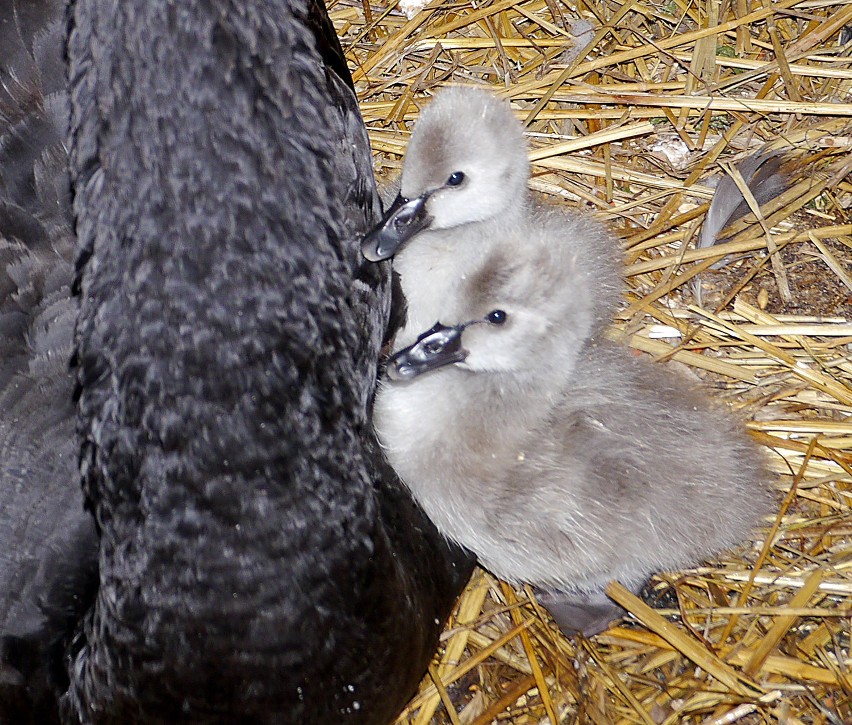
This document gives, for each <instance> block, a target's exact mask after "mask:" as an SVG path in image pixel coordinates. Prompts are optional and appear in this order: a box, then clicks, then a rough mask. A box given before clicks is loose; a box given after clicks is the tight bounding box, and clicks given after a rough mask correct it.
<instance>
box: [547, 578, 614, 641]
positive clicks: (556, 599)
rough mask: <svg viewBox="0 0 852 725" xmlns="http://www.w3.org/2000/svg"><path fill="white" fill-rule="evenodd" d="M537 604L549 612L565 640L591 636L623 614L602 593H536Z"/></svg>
mask: <svg viewBox="0 0 852 725" xmlns="http://www.w3.org/2000/svg"><path fill="white" fill-rule="evenodd" d="M536 598H537V599H538V601H539V603H540V604H541V605H542V606H543V607H544V608H545V609H547V611H548V612H550V614H551V616H552V617H553V619H554V620H556V624H558V625H559V629H561V630H562V633H563V634H564V635H565V636H566V637H573V636H574V635H576V634H582V635H583V636H584V637H593V636H594V635H596V634H600V633H601V632H603V631H604V630H606V629H607V628H608V627H609V625H610V624H611V623H612V622H614V621H615V620H616V619H621V617H623V616H624V615H625V614H626V611H625V610H624V609H622V608H621V607H620V606H618V605H617V604H616V603H615V602H614V601H612V599H610V598H609V597H608V596H607V595H606V594H605V593H604V592H602V591H601V592H560V591H545V590H543V589H537V590H536Z"/></svg>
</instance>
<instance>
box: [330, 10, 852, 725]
mask: <svg viewBox="0 0 852 725" xmlns="http://www.w3.org/2000/svg"><path fill="white" fill-rule="evenodd" d="M405 3H408V4H405ZM417 3H418V0H400V2H399V5H397V4H396V3H395V2H394V1H391V2H390V3H389V4H387V5H383V4H376V5H369V4H367V0H364V1H363V3H362V2H360V1H359V0H330V4H329V9H330V14H331V17H332V19H333V21H334V22H335V25H336V27H337V30H338V32H339V33H340V36H341V38H342V40H343V44H344V48H345V50H346V51H347V56H348V58H349V61H350V66H351V68H352V70H353V75H354V78H355V81H356V86H357V89H358V92H359V97H360V100H361V104H362V110H363V114H364V118H365V121H366V122H367V125H368V128H369V130H370V136H371V140H372V143H373V148H374V151H375V166H376V172H377V174H378V175H379V177H380V178H381V177H382V176H383V175H386V174H391V173H393V172H394V171H395V170H397V169H398V168H399V166H400V160H401V154H402V152H403V150H404V148H405V145H406V142H407V139H408V137H409V135H410V132H411V128H412V125H413V122H414V121H415V119H416V118H417V114H418V110H419V108H420V106H421V105H422V104H423V102H424V101H426V100H428V97H429V96H430V94H431V93H432V92H433V91H434V89H435V88H437V87H438V86H440V85H442V84H445V83H450V82H455V83H473V84H477V85H487V86H490V87H491V88H492V89H493V90H494V91H496V92H497V93H499V94H501V95H503V96H505V97H507V98H509V99H511V101H512V105H513V107H514V108H515V110H516V111H517V113H518V115H519V117H520V118H522V119H524V120H525V122H526V123H527V128H528V131H529V141H530V147H531V158H532V159H533V162H534V163H533V182H532V184H533V187H534V188H536V189H537V190H539V191H542V192H544V193H546V194H551V195H554V196H556V197H560V198H563V199H564V203H566V204H573V205H577V206H581V207H585V208H588V209H591V210H594V211H596V212H597V213H598V214H600V215H601V216H602V217H604V218H605V219H607V220H608V221H609V222H610V223H611V224H612V225H614V226H615V227H616V228H617V229H618V230H619V231H620V232H621V233H622V235H623V237H624V248H625V254H626V260H627V283H628V293H627V295H626V299H625V305H624V309H623V310H622V312H621V314H620V315H619V316H618V318H617V319H616V320H615V322H614V324H613V326H612V328H611V331H610V334H611V335H612V336H613V337H614V338H616V339H621V340H623V341H625V343H626V344H629V345H630V346H632V347H633V348H635V349H636V350H637V353H636V354H649V355H651V356H653V357H654V358H656V359H658V360H659V361H660V363H661V364H669V365H675V366H678V367H680V368H681V369H682V371H683V372H685V373H686V374H688V375H689V374H694V375H697V376H699V377H701V378H702V379H703V380H704V382H705V384H706V385H707V386H708V388H709V389H710V391H711V394H712V395H714V396H717V397H719V398H721V399H724V400H725V401H726V402H727V403H728V404H729V405H730V406H732V407H733V408H734V409H736V410H738V411H740V412H741V413H742V414H743V415H744V416H745V417H746V418H748V420H749V421H750V423H749V428H750V431H751V433H752V434H753V435H754V437H755V438H756V439H757V440H758V441H759V442H760V443H761V444H763V445H764V446H765V447H766V450H767V455H768V458H769V461H770V466H771V468H772V470H773V471H774V472H775V473H776V474H777V488H778V501H779V506H778V510H777V514H776V515H775V516H773V517H772V519H771V520H770V519H767V520H766V521H765V522H764V526H763V528H762V529H761V530H759V531H758V532H756V537H755V541H753V542H745V543H744V545H743V546H742V547H741V548H740V549H738V550H736V551H732V552H729V553H728V554H726V555H724V556H723V557H722V558H721V559H720V560H718V561H710V562H707V563H706V565H705V566H702V567H700V568H698V569H695V570H691V571H681V572H667V573H662V574H661V575H660V576H659V577H658V578H656V579H655V580H654V581H653V585H652V587H651V588H650V590H649V591H647V592H646V593H645V596H644V597H643V599H644V601H643V600H640V599H637V598H636V597H633V596H632V595H630V594H629V593H628V592H626V591H625V590H624V589H622V588H621V587H619V586H618V585H617V584H613V585H612V586H611V589H610V593H611V595H612V596H613V597H614V598H616V599H617V600H618V601H619V602H620V603H621V604H622V605H624V606H625V607H626V608H627V609H628V611H630V613H631V616H630V617H629V618H627V619H625V620H623V621H622V622H621V623H619V624H617V625H616V626H614V627H613V628H611V629H610V630H609V631H607V632H605V633H604V634H601V635H599V636H597V637H595V638H593V639H592V640H588V641H586V640H568V639H565V638H564V637H562V636H561V635H560V634H559V632H558V630H557V629H556V627H555V626H554V625H553V623H552V622H551V621H550V620H549V619H548V617H547V615H546V614H545V613H544V612H543V611H542V610H541V608H540V607H539V606H538V604H537V603H536V602H535V600H534V598H533V597H532V596H531V593H530V592H528V591H525V590H516V589H513V588H511V587H509V586H507V585H505V584H504V583H501V582H499V581H496V580H495V579H493V578H492V577H491V576H490V575H489V574H487V573H486V572H483V571H478V572H477V573H476V574H475V575H474V577H473V579H472V581H471V582H470V584H469V586H468V588H467V590H466V591H465V593H464V595H463V596H462V598H461V599H460V601H459V603H458V605H457V607H456V610H455V612H454V614H453V616H452V618H451V620H450V622H449V623H448V626H447V629H446V631H445V633H444V636H443V639H442V645H441V649H440V651H439V652H438V653H437V655H436V658H435V661H434V663H433V665H432V667H431V668H430V672H429V676H428V677H427V678H426V679H425V680H424V682H423V683H422V686H421V689H420V692H419V694H418V695H417V696H416V697H415V699H414V700H413V701H412V702H411V703H410V705H409V707H408V709H407V710H406V711H405V712H404V713H403V715H402V716H401V717H400V720H399V722H400V723H416V724H417V725H425V724H426V723H466V724H472V723H476V724H482V723H491V722H498V723H518V724H520V723H575V722H576V723H595V724H597V725H605V724H607V725H608V724H617V723H705V724H707V725H709V724H711V723H713V724H715V725H723V724H726V723H742V724H745V723H776V722H780V723H789V724H791V725H795V724H798V723H838V724H839V723H849V722H852V672H850V664H852V660H850V653H849V647H850V616H852V597H850V594H852V544H850V533H852V513H850V504H852V213H850V206H852V177H850V176H849V171H850V169H852V154H850V153H849V150H850V147H851V146H852V64H850V59H851V58H852V40H851V39H852V3H850V2H848V1H847V2H832V1H830V0H804V1H803V0H782V1H781V2H769V0H764V2H762V3H761V2H758V1H757V0H730V1H729V2H718V1H715V0H698V1H697V2H690V1H688V0H657V1H656V2H655V1H653V0H646V1H645V2H640V1H638V0H628V1H627V2H623V3H622V2H608V1H606V0H602V1H600V2H586V1H585V0H577V1H576V2H575V3H566V2H563V1H562V0H485V2H482V3H480V2H476V1H475V0H467V1H465V2H451V1H450V0H431V2H428V3H423V2H420V4H417ZM405 12H408V13H409V15H410V19H409V17H407V16H406V15H405ZM765 144H770V148H777V149H783V150H784V152H785V156H784V158H785V168H786V172H787V174H788V175H789V178H790V183H791V188H790V191H789V192H787V193H785V194H783V195H782V196H781V197H780V198H779V199H778V200H777V201H776V202H774V203H772V204H771V205H769V206H768V207H766V206H765V207H764V209H763V212H762V214H761V215H760V216H761V218H759V219H755V217H754V215H750V216H749V217H747V218H746V219H745V220H743V221H742V222H739V223H737V224H736V225H734V226H733V227H732V228H731V231H732V232H734V234H733V236H730V235H728V234H726V235H725V236H730V239H729V240H728V241H727V242H725V243H724V244H722V245H719V246H716V247H713V248H711V249H701V250H697V249H696V248H695V241H696V239H697V232H698V230H699V229H700V225H701V222H702V219H703V217H704V214H705V212H706V210H707V203H708V200H709V198H710V195H711V193H712V186H713V183H714V179H715V178H717V177H718V175H719V174H722V173H730V170H731V168H732V166H731V165H732V164H733V165H735V164H736V162H737V161H738V160H740V159H742V158H744V157H745V156H746V155H748V154H749V153H752V152H754V151H756V150H757V149H759V148H761V147H763V146H764V145H765ZM725 255H732V256H731V258H732V260H733V261H731V262H730V263H729V264H728V265H727V266H725V267H724V268H722V269H721V270H714V269H709V268H710V266H711V265H712V264H713V263H714V262H716V261H718V260H719V259H720V258H721V257H723V256H725ZM697 274H698V275H700V277H699V279H700V280H701V284H702V289H703V294H702V296H701V301H700V304H699V303H698V302H697V300H696V297H695V295H694V288H693V277H694V276H695V275H697ZM673 455H677V453H676V452H673Z"/></svg>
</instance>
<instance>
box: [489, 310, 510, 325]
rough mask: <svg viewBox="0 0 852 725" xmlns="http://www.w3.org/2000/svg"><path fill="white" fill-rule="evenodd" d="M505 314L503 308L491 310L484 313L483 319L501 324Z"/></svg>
mask: <svg viewBox="0 0 852 725" xmlns="http://www.w3.org/2000/svg"><path fill="white" fill-rule="evenodd" d="M507 316H508V315H506V313H505V312H503V310H492V311H491V312H489V313H488V314H487V315H485V319H486V320H487V321H488V322H490V323H491V324H492V325H502V324H503V323H504V322H505V321H506V317H507Z"/></svg>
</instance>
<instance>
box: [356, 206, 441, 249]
mask: <svg viewBox="0 0 852 725" xmlns="http://www.w3.org/2000/svg"><path fill="white" fill-rule="evenodd" d="M428 199H429V195H428V194H423V195H422V196H418V197H417V198H416V199H406V198H405V197H404V196H402V195H401V194H400V195H399V196H397V197H396V199H395V200H394V202H393V204H391V207H390V209H388V210H387V212H386V213H385V216H384V219H382V220H381V221H380V222H379V223H378V224H377V225H376V226H375V227H374V228H373V229H372V230H371V231H370V232H369V233H368V234H367V236H365V237H364V240H363V241H362V242H361V254H363V255H364V257H365V258H366V259H367V260H368V261H370V262H381V261H382V260H383V259H389V258H390V257H392V256H393V255H394V254H395V253H396V250H397V249H399V248H400V247H401V246H402V245H403V244H404V243H405V242H406V241H408V240H409V239H411V237H413V236H414V235H415V234H417V232H419V231H422V230H423V229H425V228H426V227H428V226H429V223H430V222H431V221H432V220H431V218H430V217H429V215H428V214H427V213H426V202H427V201H428Z"/></svg>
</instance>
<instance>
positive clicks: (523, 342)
mask: <svg viewBox="0 0 852 725" xmlns="http://www.w3.org/2000/svg"><path fill="white" fill-rule="evenodd" d="M490 255H491V256H489V257H488V258H487V259H485V260H483V262H482V264H480V265H479V267H478V268H477V269H476V270H474V271H472V272H471V273H470V274H469V275H468V276H467V277H466V279H463V280H459V279H456V280H455V282H456V288H455V291H454V294H453V298H454V299H453V300H451V301H450V305H449V307H450V309H451V310H452V311H451V312H450V313H447V314H445V313H444V312H443V311H440V310H439V311H438V313H437V316H436V317H437V319H439V320H441V321H442V322H445V323H450V326H448V325H442V324H440V323H439V324H437V325H435V326H434V327H433V328H432V329H430V330H428V331H427V332H426V333H424V334H423V335H421V336H420V337H419V339H417V341H416V342H415V343H414V344H413V345H411V346H410V347H407V348H405V349H403V350H400V351H399V352H397V353H396V354H395V355H394V356H393V357H392V358H391V359H390V360H389V361H388V365H387V378H388V379H385V380H383V381H382V384H381V385H380V389H379V392H378V393H377V398H376V402H375V410H374V423H375V426H376V430H377V432H378V435H379V438H380V441H381V444H382V446H383V447H384V449H385V452H386V454H387V456H388V459H389V461H390V463H391V464H392V465H393V467H394V468H395V469H396V471H397V473H398V474H399V475H400V477H401V478H402V480H403V481H404V482H405V483H406V484H407V485H408V486H409V488H410V489H411V491H412V492H413V494H414V496H415V497H416V498H417V500H418V501H419V502H420V504H421V505H422V507H423V508H424V510H425V511H426V513H427V514H428V515H429V517H430V518H431V519H432V521H434V522H435V524H436V525H437V526H438V528H439V530H440V531H441V532H442V533H443V534H445V535H446V536H447V537H449V538H450V539H452V540H454V541H456V542H458V543H460V544H462V545H463V546H465V547H467V548H468V549H470V550H471V551H473V552H474V553H476V554H477V556H478V557H479V559H480V561H481V563H482V564H483V565H484V566H485V567H486V568H488V569H490V570H491V571H492V572H493V573H494V574H496V575H497V576H499V577H501V578H503V579H505V580H507V581H510V582H515V583H519V582H526V583H530V584H533V585H535V586H536V587H539V588H540V589H541V590H542V591H543V594H544V603H545V605H546V606H548V608H549V609H550V610H551V612H552V613H553V614H554V616H555V618H556V619H557V622H558V623H559V625H560V626H561V627H562V628H563V630H564V631H566V632H569V631H582V632H583V633H584V634H586V635H591V634H594V633H596V632H597V631H600V630H601V629H603V628H605V626H606V624H607V623H608V622H609V621H610V620H611V619H613V618H615V616H617V615H618V613H619V610H618V608H617V607H616V606H615V605H614V604H613V603H612V602H610V601H609V600H608V599H607V598H606V596H605V594H604V588H605V586H606V584H607V583H608V582H609V581H610V580H612V579H616V580H618V581H620V582H621V583H622V584H624V585H625V586H627V587H629V588H631V589H632V590H633V591H638V590H639V589H640V588H641V587H642V585H643V583H644V582H645V581H646V579H647V578H648V576H649V575H650V574H652V573H654V572H656V571H658V570H663V569H676V568H682V567H687V566H692V565H695V564H697V563H698V562H700V561H702V560H704V559H706V558H707V557H710V556H713V555H714V554H717V553H719V552H720V551H722V550H723V549H726V548H728V547H730V546H732V545H735V544H737V543H739V542H741V541H742V540H743V539H745V538H747V537H748V536H749V533H750V532H751V531H752V529H753V527H754V526H755V525H756V524H757V522H758V520H759V519H760V518H761V516H763V515H764V514H766V513H767V512H768V511H769V509H770V506H771V501H772V497H771V496H770V494H769V483H768V474H767V472H766V469H765V467H764V461H763V459H762V454H761V452H760V451H759V450H758V448H757V447H756V445H755V444H754V443H753V442H752V441H751V440H750V439H749V438H748V437H747V435H746V433H745V432H744V430H743V428H742V426H741V424H740V422H739V421H737V420H736V419H735V417H733V416H732V415H730V414H729V413H728V412H726V411H724V410H722V409H721V408H720V407H719V406H716V405H714V404H713V403H711V402H710V401H709V400H708V399H707V398H706V397H705V396H704V395H703V394H701V393H700V392H699V391H697V390H695V389H694V388H693V387H692V386H691V385H690V384H689V383H688V382H686V380H684V379H681V378H680V377H679V376H677V375H676V374H674V373H672V372H671V371H670V370H668V369H666V368H664V367H662V366H660V365H655V364H652V363H650V362H647V361H645V360H643V359H638V358H635V357H634V356H633V355H632V354H631V353H629V352H628V350H627V349H625V348H623V347H621V346H619V345H617V344H615V343H612V342H609V341H607V340H606V339H603V338H602V337H600V336H595V337H593V338H591V339H589V340H587V339H586V338H585V337H584V335H583V334H578V332H577V329H576V324H577V323H576V320H577V317H578V313H577V309H578V305H579V307H581V308H582V303H581V302H579V300H582V298H583V297H584V296H587V295H588V294H589V291H588V289H587V288H586V287H585V286H584V285H583V284H582V283H580V284H577V281H578V280H577V277H576V267H575V260H574V259H573V257H572V255H570V254H566V253H564V252H562V251H560V248H559V247H558V246H556V245H550V244H547V243H545V240H542V239H532V240H531V244H530V245H528V246H526V247H523V248H521V249H517V248H515V246H514V245H510V244H505V243H504V244H500V245H496V246H495V247H493V248H492V251H491V253H490ZM531 255H532V256H531ZM450 315H452V316H450ZM580 317H582V313H581V314H580ZM438 368H440V369H438ZM430 370H435V372H433V373H430V374H428V375H427V374H424V373H426V372H427V371H430Z"/></svg>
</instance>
